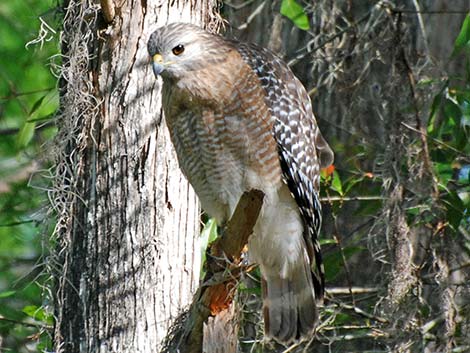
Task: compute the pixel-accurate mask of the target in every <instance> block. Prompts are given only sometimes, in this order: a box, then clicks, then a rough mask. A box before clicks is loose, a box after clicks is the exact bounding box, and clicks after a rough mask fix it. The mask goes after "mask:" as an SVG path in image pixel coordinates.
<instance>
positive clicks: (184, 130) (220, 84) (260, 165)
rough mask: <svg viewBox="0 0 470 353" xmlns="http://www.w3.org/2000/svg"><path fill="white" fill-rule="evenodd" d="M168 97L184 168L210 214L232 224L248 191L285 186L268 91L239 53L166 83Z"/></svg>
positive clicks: (169, 121)
mask: <svg viewBox="0 0 470 353" xmlns="http://www.w3.org/2000/svg"><path fill="white" fill-rule="evenodd" d="M164 96H165V98H164V110H165V116H166V119H167V124H168V127H169V130H170V135H171V138H172V141H173V144H174V146H175V149H176V152H177V155H178V161H179V163H180V167H181V169H182V170H183V172H184V174H185V175H186V177H187V178H188V180H189V181H190V183H191V184H192V186H193V187H194V189H195V191H196V193H197V194H198V196H199V198H200V199H201V202H202V206H203V208H204V209H205V210H206V211H207V212H208V213H209V214H211V215H212V216H215V217H216V218H219V220H226V219H227V218H229V217H230V215H231V213H232V212H233V210H234V208H235V206H236V204H237V203H238V200H239V198H240V196H241V194H242V193H243V192H244V191H246V190H249V189H251V188H257V189H260V190H263V191H265V192H272V191H273V190H277V189H278V188H279V187H280V186H281V169H280V164H279V156H278V152H277V146H276V142H275V140H274V138H273V135H272V123H273V119H272V116H271V113H270V111H269V109H268V107H267V106H266V103H265V91H264V89H263V88H262V87H261V85H260V82H259V79H258V78H257V76H256V74H254V72H253V71H252V70H251V69H250V67H249V66H248V65H246V63H245V62H244V61H243V60H242V59H241V57H240V55H239V54H238V52H236V51H233V52H231V54H230V55H228V56H227V58H226V60H225V61H223V62H220V63H218V64H215V65H212V66H211V67H210V68H205V69H201V70H198V71H193V72H191V75H188V77H187V78H186V77H185V78H183V79H181V80H180V81H179V82H178V83H177V84H173V85H171V86H170V85H167V84H166V83H165V85H164Z"/></svg>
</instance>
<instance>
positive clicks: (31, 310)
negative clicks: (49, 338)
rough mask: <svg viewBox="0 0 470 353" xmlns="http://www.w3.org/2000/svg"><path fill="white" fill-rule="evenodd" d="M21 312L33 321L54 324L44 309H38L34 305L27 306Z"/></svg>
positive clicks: (51, 317)
mask: <svg viewBox="0 0 470 353" xmlns="http://www.w3.org/2000/svg"><path fill="white" fill-rule="evenodd" d="M23 312H24V313H25V314H26V315H28V316H29V317H32V318H33V319H34V320H38V321H41V322H44V323H46V324H49V325H51V324H52V323H53V322H54V319H53V316H52V315H50V314H48V313H47V312H46V311H45V310H44V308H41V307H38V306H36V305H27V306H25V307H24V308H23Z"/></svg>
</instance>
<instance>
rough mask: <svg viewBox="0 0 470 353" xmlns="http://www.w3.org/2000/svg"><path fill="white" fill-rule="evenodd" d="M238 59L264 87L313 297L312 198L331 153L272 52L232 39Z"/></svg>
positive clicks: (320, 281)
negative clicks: (298, 220)
mask: <svg viewBox="0 0 470 353" xmlns="http://www.w3.org/2000/svg"><path fill="white" fill-rule="evenodd" d="M235 47H236V48H237V50H238V52H239V53H240V55H241V56H242V58H243V60H244V61H245V62H246V63H247V64H248V65H249V66H250V67H251V68H252V70H253V71H254V72H255V73H256V74H257V76H258V78H259V79H260V83H261V85H262V87H263V88H264V90H265V91H266V96H265V103H266V105H267V106H268V107H269V109H270V111H271V114H272V116H273V136H274V138H275V139H276V142H277V146H278V151H279V160H280V163H281V168H282V172H283V177H284V180H285V182H286V183H287V185H288V187H289V189H290V191H291V193H292V195H293V196H294V198H295V200H296V202H297V204H298V205H299V208H300V213H301V216H302V218H303V220H304V223H305V225H306V228H307V229H308V234H304V237H305V242H306V244H307V251H308V255H309V258H310V262H311V268H312V273H313V282H314V287H315V293H316V295H317V298H322V297H323V288H324V274H323V265H322V259H321V253H320V245H319V243H318V233H319V231H320V226H321V205H320V202H319V199H318V189H319V184H320V167H327V166H328V165H330V164H331V163H332V162H333V152H332V150H331V148H330V146H329V145H328V143H327V142H326V141H325V139H324V138H323V136H322V135H321V133H320V130H319V129H318V126H317V123H316V121H315V117H314V116H313V112H312V106H311V101H310V97H309V96H308V94H307V91H306V90H305V88H304V86H303V85H302V83H301V82H300V81H299V80H298V79H297V78H296V77H295V76H294V74H293V73H292V71H291V70H290V69H289V67H288V66H287V65H286V64H285V63H284V62H283V61H282V60H281V59H279V58H278V57H277V56H275V55H274V54H273V53H272V52H270V51H268V50H266V49H263V48H260V47H257V46H255V45H253V44H244V43H236V44H235Z"/></svg>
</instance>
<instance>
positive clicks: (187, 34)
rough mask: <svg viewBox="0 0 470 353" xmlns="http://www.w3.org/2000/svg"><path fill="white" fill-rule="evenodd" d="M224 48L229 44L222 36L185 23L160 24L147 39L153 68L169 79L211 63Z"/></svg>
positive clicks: (157, 73)
mask: <svg viewBox="0 0 470 353" xmlns="http://www.w3.org/2000/svg"><path fill="white" fill-rule="evenodd" d="M224 48H225V50H227V49H228V48H229V45H228V43H227V42H226V41H225V40H224V39H223V38H222V37H220V36H218V35H215V34H211V33H209V32H206V31H205V30H203V29H202V28H199V27H197V26H195V25H192V24H189V23H172V24H169V25H167V26H164V27H161V28H159V29H157V30H156V31H155V32H153V33H152V35H151V36H150V39H149V42H148V51H149V54H150V56H151V57H152V61H153V72H154V73H155V75H161V76H162V77H163V78H167V77H168V78H172V79H178V78H180V77H182V76H183V75H184V74H186V73H188V72H190V71H194V70H199V69H202V68H204V67H206V66H207V65H208V63H213V62H214V60H216V58H220V54H221V53H223V52H224ZM222 57H223V55H222Z"/></svg>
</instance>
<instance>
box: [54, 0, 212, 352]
mask: <svg viewBox="0 0 470 353" xmlns="http://www.w3.org/2000/svg"><path fill="white" fill-rule="evenodd" d="M212 3H213V1H211V0H187V1H171V2H167V1H157V0H148V1H147V2H145V1H142V2H140V1H127V2H126V1H125V2H121V1H119V2H118V1H114V3H113V1H111V0H108V1H106V0H103V1H102V4H103V9H106V11H105V13H102V11H101V10H100V7H99V6H98V5H96V4H94V3H93V2H88V1H79V0H70V1H68V2H67V1H66V3H65V5H64V10H65V18H64V33H63V37H62V38H63V39H62V53H63V67H62V75H61V79H60V86H61V112H60V116H59V117H58V123H57V124H58V127H59V137H58V139H57V145H58V146H57V151H58V154H57V159H56V161H57V168H56V170H57V175H56V182H55V185H56V187H55V193H54V194H53V203H54V207H55V211H56V212H57V215H58V225H57V229H56V232H55V236H56V250H55V258H54V260H55V261H54V263H55V264H56V268H57V272H56V274H55V281H56V283H55V307H56V327H55V332H54V339H55V351H56V352H133V353H134V352H156V351H158V350H159V347H160V346H161V343H162V339H163V338H164V337H165V336H166V332H167V329H168V328H169V326H170V324H171V321H172V319H173V318H174V317H175V316H176V315H177V314H178V312H179V311H180V310H181V309H182V308H183V307H184V306H186V305H187V304H189V302H190V300H191V298H192V295H193V293H194V291H195V289H196V287H197V284H198V277H199V272H200V267H201V258H200V255H201V251H200V248H199V243H198V234H199V228H200V224H199V205H198V202H197V198H196V196H195V194H194V192H193V190H192V189H191V187H190V186H189V185H188V183H187V181H186V179H185V178H184V177H183V176H182V175H181V173H180V171H179V168H178V165H177V161H176V156H175V153H174V151H173V148H172V146H171V143H170V141H169V137H168V133H167V129H166V126H165V124H164V122H163V121H162V109H161V97H160V88H161V81H160V80H156V79H155V77H154V75H153V72H152V70H151V67H150V59H149V57H148V53H147V39H148V37H149V35H150V34H151V32H152V31H153V30H154V29H155V28H156V27H158V26H161V25H164V24H166V23H168V22H174V21H185V22H193V23H199V24H201V25H205V26H207V25H208V24H209V23H210V21H211V18H213V17H212V13H211V11H212V8H213V6H212ZM115 5H119V6H122V7H115ZM105 19H106V20H105ZM110 20H112V22H111V23H109V24H107V23H106V21H110ZM212 24H213V23H212Z"/></svg>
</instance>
